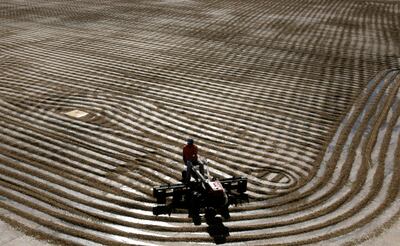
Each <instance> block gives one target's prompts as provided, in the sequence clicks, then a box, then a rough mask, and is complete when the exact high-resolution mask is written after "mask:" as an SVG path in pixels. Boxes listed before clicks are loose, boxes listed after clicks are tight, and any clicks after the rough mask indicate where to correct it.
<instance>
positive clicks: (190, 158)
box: [182, 138, 204, 183]
mask: <svg viewBox="0 0 400 246" xmlns="http://www.w3.org/2000/svg"><path fill="white" fill-rule="evenodd" d="M182 157H183V162H184V163H185V166H186V177H185V179H184V182H185V183H187V182H189V181H190V177H191V173H192V166H197V165H199V164H201V163H199V161H198V159H197V146H196V145H195V144H194V141H193V139H191V138H190V139H188V140H187V144H186V145H185V146H184V147H183V152H182ZM200 172H201V173H203V174H204V167H203V165H200Z"/></svg>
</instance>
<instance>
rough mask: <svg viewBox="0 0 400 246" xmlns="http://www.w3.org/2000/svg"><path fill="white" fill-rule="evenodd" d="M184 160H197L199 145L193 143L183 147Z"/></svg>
mask: <svg viewBox="0 0 400 246" xmlns="http://www.w3.org/2000/svg"><path fill="white" fill-rule="evenodd" d="M182 155H183V161H184V162H185V163H186V162H187V161H196V160H197V146H196V145H194V144H192V145H189V144H187V145H185V147H183V153H182Z"/></svg>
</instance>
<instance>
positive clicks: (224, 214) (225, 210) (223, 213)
mask: <svg viewBox="0 0 400 246" xmlns="http://www.w3.org/2000/svg"><path fill="white" fill-rule="evenodd" d="M221 216H222V217H224V219H226V220H228V219H230V218H231V215H230V214H229V209H228V207H226V208H223V209H222V210H221Z"/></svg>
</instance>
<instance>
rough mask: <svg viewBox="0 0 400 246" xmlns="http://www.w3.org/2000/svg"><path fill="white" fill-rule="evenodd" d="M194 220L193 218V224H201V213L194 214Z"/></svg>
mask: <svg viewBox="0 0 400 246" xmlns="http://www.w3.org/2000/svg"><path fill="white" fill-rule="evenodd" d="M192 220H193V224H194V225H196V226H198V225H201V217H200V215H198V214H197V215H193V218H192Z"/></svg>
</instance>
